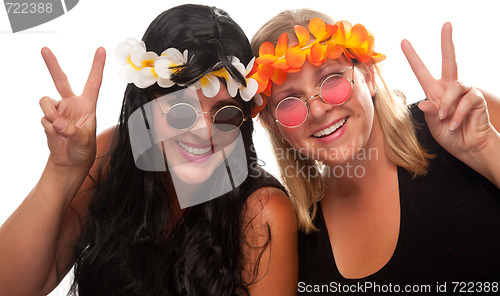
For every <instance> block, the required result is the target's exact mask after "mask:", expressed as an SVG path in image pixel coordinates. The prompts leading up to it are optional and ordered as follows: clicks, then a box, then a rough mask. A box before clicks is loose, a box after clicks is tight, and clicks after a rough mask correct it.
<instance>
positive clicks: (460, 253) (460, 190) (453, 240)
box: [298, 104, 500, 295]
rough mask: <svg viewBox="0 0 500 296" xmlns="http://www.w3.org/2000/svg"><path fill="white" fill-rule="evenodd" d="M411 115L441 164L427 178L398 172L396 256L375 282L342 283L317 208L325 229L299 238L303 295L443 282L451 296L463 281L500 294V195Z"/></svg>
mask: <svg viewBox="0 0 500 296" xmlns="http://www.w3.org/2000/svg"><path fill="white" fill-rule="evenodd" d="M410 110H411V112H412V116H413V119H414V122H415V123H416V125H417V129H418V132H417V133H418V138H419V141H420V143H421V144H422V145H423V147H424V148H425V149H426V151H428V152H429V153H431V154H433V155H435V158H434V159H432V160H431V162H430V163H431V164H430V166H429V170H428V174H427V175H426V176H425V177H419V178H412V176H411V174H410V173H409V172H407V171H406V170H405V169H403V168H401V167H398V169H397V172H398V173H397V174H398V182H399V195H400V204H401V224H400V232H399V238H398V242H397V246H396V249H395V251H394V254H393V256H392V257H391V259H390V260H389V262H388V263H387V264H386V265H385V266H384V267H383V268H381V269H380V270H379V271H377V272H376V273H374V274H372V275H370V276H367V277H365V278H362V279H345V278H344V277H342V275H341V274H340V272H339V270H338V269H337V267H336V264H335V259H334V256H333V253H332V248H331V245H330V240H329V235H328V231H327V228H326V226H325V221H324V218H323V213H322V210H321V206H319V208H318V212H317V216H316V218H315V220H314V223H315V225H316V227H317V228H318V229H319V231H317V232H313V233H311V234H309V235H305V234H303V233H301V234H299V265H300V268H299V286H298V290H299V293H300V294H304V295H305V294H309V293H307V292H311V294H314V295H321V294H329V293H330V295H331V293H332V292H337V293H338V292H342V291H344V292H345V291H348V289H357V288H359V287H365V286H364V285H368V286H370V285H372V286H375V285H374V284H386V286H379V288H382V287H384V288H385V289H388V287H389V286H388V284H391V285H393V286H394V285H400V288H401V289H403V288H405V285H413V284H420V285H423V284H425V285H429V286H430V288H431V289H432V291H433V292H438V291H437V289H438V286H439V285H441V286H439V287H440V289H441V290H442V289H443V286H442V284H443V283H445V282H446V285H447V286H446V288H447V292H450V291H453V289H454V288H457V287H456V286H457V284H455V283H452V282H457V281H468V282H470V281H482V282H485V281H490V282H492V284H488V285H490V288H491V287H493V288H494V287H495V285H496V291H497V292H498V291H500V289H499V287H498V285H499V283H500V190H499V189H498V188H497V187H496V186H494V185H493V184H492V183H491V182H490V181H489V180H487V179H486V178H484V177H483V176H481V175H480V174H478V173H477V172H475V171H474V170H472V169H471V168H469V167H468V166H467V165H465V164H464V163H462V162H461V161H459V160H458V159H456V158H455V157H453V156H452V155H450V154H449V153H448V152H446V150H444V149H443V148H442V147H441V146H439V144H437V142H436V141H435V140H434V138H433V137H432V135H431V134H430V132H429V130H428V127H427V124H426V123H425V119H424V115H423V113H422V111H420V110H419V109H418V107H416V104H415V105H413V106H411V107H410ZM499 149H500V147H499ZM499 165H500V164H499ZM495 282H496V284H495ZM339 284H340V286H339ZM314 285H323V286H314ZM342 285H347V287H342ZM349 285H354V286H349ZM459 285H460V284H459ZM469 285H470V284H469ZM353 287H356V288H353ZM473 288H474V289H476V291H477V289H480V288H478V287H477V286H474V287H473ZM483 288H484V287H483ZM342 289H343V290H342ZM314 291H316V292H314ZM318 291H319V292H318ZM349 291H351V292H353V291H354V290H349ZM355 291H356V292H358V293H363V292H364V293H368V294H370V292H374V290H364V291H363V290H361V291H360V290H355ZM456 291H457V292H458V290H456ZM466 291H467V289H466ZM484 291H485V290H484ZM386 292H387V291H386ZM368 294H367V295H368Z"/></svg>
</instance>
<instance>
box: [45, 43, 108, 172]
mask: <svg viewBox="0 0 500 296" xmlns="http://www.w3.org/2000/svg"><path fill="white" fill-rule="evenodd" d="M41 52H42V56H43V59H44V61H45V64H46V65H47V68H48V70H49V72H50V75H51V76H52V80H53V81H54V85H55V86H56V89H57V91H58V92H59V94H60V95H61V100H60V101H56V100H53V99H51V98H49V97H43V98H42V99H41V100H40V107H41V108H42V111H43V113H44V114H45V116H44V117H43V118H42V125H43V127H44V128H45V133H46V134H47V143H48V146H49V149H50V156H49V161H51V162H52V163H54V164H55V165H57V166H60V167H73V166H79V167H82V168H84V169H86V170H88V169H90V167H91V166H92V164H93V162H94V158H95V154H96V103H97V97H98V95H99V89H100V86H101V82H102V74H103V69H104V62H105V58H106V52H105V50H104V48H98V49H97V51H96V53H95V56H94V61H93V63H92V69H91V70H90V74H89V77H88V80H87V83H86V84H85V88H84V90H83V93H82V94H81V95H80V96H76V95H75V94H74V93H73V91H72V90H71V86H70V84H69V81H68V78H67V77H66V74H64V72H63V71H62V69H61V68H60V66H59V63H58V62H57V59H56V57H55V56H54V54H53V53H52V52H51V51H50V50H49V49H48V48H43V49H42V51H41Z"/></svg>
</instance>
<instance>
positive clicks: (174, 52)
mask: <svg viewBox="0 0 500 296" xmlns="http://www.w3.org/2000/svg"><path fill="white" fill-rule="evenodd" d="M187 61H188V51H187V49H186V50H184V53H183V54H182V53H181V52H180V51H179V50H178V49H176V48H168V49H166V50H164V51H163V52H162V53H161V56H160V57H159V58H158V59H157V60H156V61H155V63H154V70H155V72H156V74H157V75H158V81H157V82H158V85H159V86H161V87H171V86H172V85H174V84H175V82H173V81H172V80H171V79H170V77H171V76H172V74H173V73H175V72H176V71H178V70H177V69H176V67H179V66H182V65H184V64H186V63H187Z"/></svg>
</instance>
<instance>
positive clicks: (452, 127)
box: [448, 121, 457, 131]
mask: <svg viewBox="0 0 500 296" xmlns="http://www.w3.org/2000/svg"><path fill="white" fill-rule="evenodd" d="M448 128H449V129H450V131H453V130H455V129H456V128H457V122H456V121H452V122H450V126H449V127H448Z"/></svg>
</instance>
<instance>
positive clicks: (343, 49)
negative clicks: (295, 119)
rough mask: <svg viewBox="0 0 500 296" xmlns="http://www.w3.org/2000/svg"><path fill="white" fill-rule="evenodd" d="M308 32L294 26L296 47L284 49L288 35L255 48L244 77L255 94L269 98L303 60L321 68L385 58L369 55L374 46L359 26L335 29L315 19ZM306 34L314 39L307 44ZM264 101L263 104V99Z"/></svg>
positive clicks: (339, 24)
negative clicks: (254, 87)
mask: <svg viewBox="0 0 500 296" xmlns="http://www.w3.org/2000/svg"><path fill="white" fill-rule="evenodd" d="M307 27H308V29H309V30H308V29H306V28H304V27H303V26H300V25H297V26H295V28H294V31H295V35H296V36H297V39H298V41H299V44H297V45H294V46H291V47H290V48H289V47H288V34H287V33H283V34H281V36H280V38H279V40H278V43H277V45H276V48H275V47H274V45H273V44H272V43H271V42H269V41H266V42H264V43H262V45H261V46H260V48H259V57H258V58H257V59H256V60H255V64H254V67H253V69H252V71H251V72H250V73H249V74H248V76H247V77H249V78H253V79H255V80H256V81H257V83H258V85H259V87H258V89H257V93H263V94H265V95H266V96H269V95H271V87H272V84H273V83H275V84H281V83H283V82H284V81H285V79H286V76H287V73H295V72H298V71H300V70H301V68H302V65H304V62H305V60H306V58H307V60H308V61H309V62H310V63H311V64H313V65H314V66H319V65H321V64H323V63H324V62H325V61H326V59H327V58H329V59H332V60H333V59H336V58H338V57H340V55H342V54H344V56H346V57H347V58H348V59H349V60H351V59H356V60H358V61H360V62H362V63H368V62H370V61H372V62H373V63H378V62H380V61H383V60H384V59H385V55H383V54H380V53H376V52H375V51H373V49H374V47H375V44H374V38H373V35H372V34H371V33H370V32H369V31H368V30H366V28H365V27H364V26H363V25H361V24H356V25H354V26H351V24H350V23H349V22H347V21H338V22H336V23H335V25H330V24H325V22H324V21H322V20H321V19H319V18H313V19H311V20H310V21H309V24H308V25H307ZM310 34H312V35H313V36H314V38H315V40H314V42H312V43H310V44H309V40H310ZM263 99H264V100H266V99H265V98H264V97H263ZM265 105H266V102H265V101H264V104H262V105H260V106H256V108H255V109H254V110H252V113H258V112H260V111H261V110H263V109H264V107H265Z"/></svg>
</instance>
